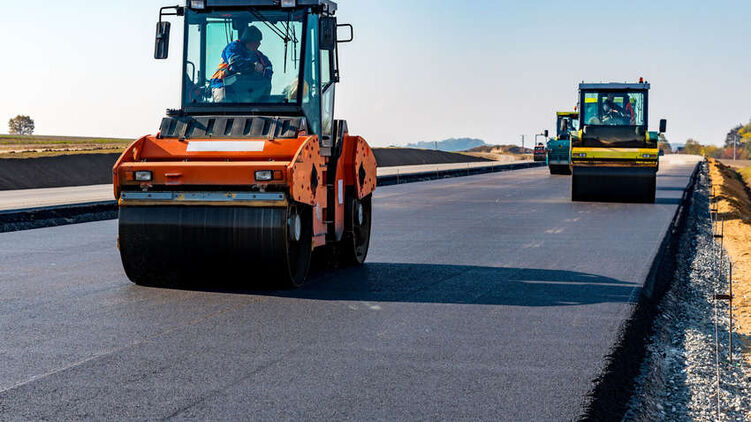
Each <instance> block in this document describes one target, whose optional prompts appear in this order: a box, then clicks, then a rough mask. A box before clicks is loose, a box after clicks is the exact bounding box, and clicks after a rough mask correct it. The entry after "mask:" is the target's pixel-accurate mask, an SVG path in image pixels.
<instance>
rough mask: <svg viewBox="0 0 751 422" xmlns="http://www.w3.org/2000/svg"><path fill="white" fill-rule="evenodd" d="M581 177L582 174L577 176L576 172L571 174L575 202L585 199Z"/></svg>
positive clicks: (572, 194)
mask: <svg viewBox="0 0 751 422" xmlns="http://www.w3.org/2000/svg"><path fill="white" fill-rule="evenodd" d="M580 178H581V176H577V175H576V174H574V175H572V176H571V200H572V201H574V202H577V201H583V200H584V196H583V195H582V187H581V183H582V181H581V180H579V179H580Z"/></svg>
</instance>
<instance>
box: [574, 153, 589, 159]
mask: <svg viewBox="0 0 751 422" xmlns="http://www.w3.org/2000/svg"><path fill="white" fill-rule="evenodd" d="M571 156H572V157H574V158H587V153H586V152H577V153H576V154H571Z"/></svg>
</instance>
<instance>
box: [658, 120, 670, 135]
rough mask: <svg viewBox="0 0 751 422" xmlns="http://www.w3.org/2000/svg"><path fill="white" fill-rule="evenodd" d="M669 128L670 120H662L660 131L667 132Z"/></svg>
mask: <svg viewBox="0 0 751 422" xmlns="http://www.w3.org/2000/svg"><path fill="white" fill-rule="evenodd" d="M667 130H668V121H667V120H665V119H662V120H660V133H665V132H666V131H667Z"/></svg>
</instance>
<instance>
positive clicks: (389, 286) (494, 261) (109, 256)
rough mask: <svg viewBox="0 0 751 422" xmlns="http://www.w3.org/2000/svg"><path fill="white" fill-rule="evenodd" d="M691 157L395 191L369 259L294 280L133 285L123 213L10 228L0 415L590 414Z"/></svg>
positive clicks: (1, 246)
mask: <svg viewBox="0 0 751 422" xmlns="http://www.w3.org/2000/svg"><path fill="white" fill-rule="evenodd" d="M694 162H695V161H692V160H672V161H669V162H663V164H662V171H661V173H660V175H659V179H658V180H659V182H658V200H657V204H654V205H644V204H640V205H637V204H602V203H572V202H570V201H569V178H568V177H566V176H550V175H548V174H547V173H546V169H529V170H519V171H513V172H507V173H501V174H490V175H481V176H473V177H466V178H457V179H446V180H441V181H432V182H424V183H415V184H408V185H400V186H391V187H385V188H380V189H379V190H378V192H377V194H376V196H375V200H374V223H373V239H372V244H371V252H370V255H369V259H368V262H367V264H366V265H365V266H364V267H362V268H357V269H348V270H342V271H338V272H321V271H319V272H317V273H315V274H313V277H312V279H311V280H310V283H309V284H308V285H307V286H306V287H305V288H303V289H300V290H297V291H291V292H277V291H265V292H258V291H250V290H249V291H226V289H225V290H222V289H218V290H217V291H206V290H190V291H189V290H168V289H154V288H144V287H138V286H135V285H133V284H131V283H130V282H129V281H128V280H127V278H126V277H125V275H124V273H123V271H122V269H121V266H120V260H119V255H118V253H117V250H116V249H115V235H116V228H117V225H116V222H115V221H104V222H95V223H87V224H79V225H69V226H62V227H56V228H47V229H38V230H30V231H22V232H14V233H5V234H0V420H18V419H29V420H39V419H51V420H72V419H94V420H155V419H164V418H174V419H178V420H180V419H194V420H269V421H272V420H273V421H276V420H327V421H328V420H493V421H495V420H509V421H519V420H570V419H573V418H576V417H577V416H578V415H580V414H581V412H582V409H583V406H584V405H585V404H586V396H587V392H588V391H590V390H591V388H592V386H593V384H592V380H594V379H595V377H596V376H597V374H598V373H599V371H600V370H601V369H602V367H603V365H604V361H603V358H604V356H605V355H606V354H607V352H608V351H609V350H610V348H611V347H612V346H613V344H614V342H615V340H616V335H617V329H618V327H619V326H620V324H621V323H623V321H624V320H625V319H626V318H627V317H628V315H629V313H630V311H631V308H632V306H633V303H634V300H635V298H636V295H638V292H639V288H640V286H641V284H642V282H643V280H644V279H645V278H646V275H647V272H648V269H649V266H650V261H651V259H652V257H653V255H654V254H655V252H656V250H657V248H658V245H659V243H660V240H661V238H662V236H663V235H664V232H665V230H666V228H667V227H668V225H669V223H670V220H671V218H672V217H673V215H674V213H675V210H676V207H677V203H678V198H680V196H681V194H682V190H683V188H684V187H685V186H686V184H687V183H688V180H689V175H690V172H691V170H692V169H693V166H694ZM248 271H249V272H250V271H253V268H248ZM207 283H208V284H209V285H214V284H217V283H218V281H217V280H214V281H211V280H208V281H207Z"/></svg>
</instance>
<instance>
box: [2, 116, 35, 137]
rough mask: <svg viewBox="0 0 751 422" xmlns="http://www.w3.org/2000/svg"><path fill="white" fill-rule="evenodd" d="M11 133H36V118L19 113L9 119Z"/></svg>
mask: <svg viewBox="0 0 751 422" xmlns="http://www.w3.org/2000/svg"><path fill="white" fill-rule="evenodd" d="M8 131H9V132H10V134H11V135H31V134H32V133H34V120H32V118H31V117H29V116H22V115H18V116H16V117H14V118H12V119H10V120H8Z"/></svg>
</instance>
